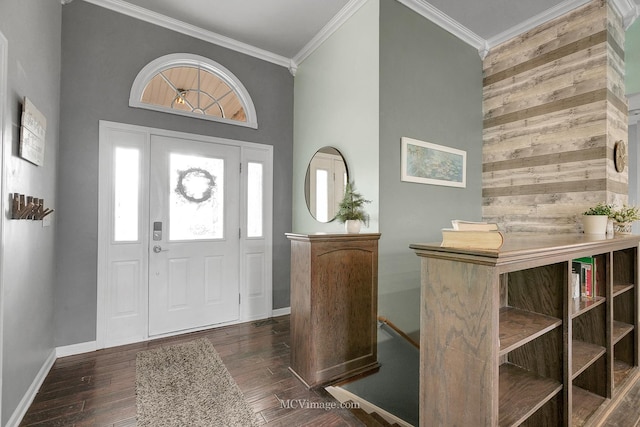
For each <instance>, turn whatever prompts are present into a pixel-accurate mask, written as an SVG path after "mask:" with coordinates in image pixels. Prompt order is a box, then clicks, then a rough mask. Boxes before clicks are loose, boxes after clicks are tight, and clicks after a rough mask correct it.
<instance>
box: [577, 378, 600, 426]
mask: <svg viewBox="0 0 640 427" xmlns="http://www.w3.org/2000/svg"><path fill="white" fill-rule="evenodd" d="M571 392H572V395H573V410H572V420H571V421H572V422H571V425H572V426H574V427H578V426H582V425H584V424H585V423H586V422H587V420H588V419H589V418H590V417H591V416H592V415H593V414H594V412H596V411H597V410H598V408H599V407H600V406H601V405H602V404H603V403H604V401H605V398H604V397H602V396H599V395H597V394H595V393H591V392H589V391H587V390H585V389H583V388H580V387H576V386H573V387H572V388H571Z"/></svg>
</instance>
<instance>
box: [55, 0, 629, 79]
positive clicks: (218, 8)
mask: <svg viewBox="0 0 640 427" xmlns="http://www.w3.org/2000/svg"><path fill="white" fill-rule="evenodd" d="M62 1H63V2H65V1H70V0H62ZM85 1H88V2H91V3H95V4H99V5H101V6H105V7H108V8H111V9H114V10H118V11H120V12H123V13H127V14H129V15H134V16H138V17H140V16H144V17H146V19H147V20H148V21H151V22H156V23H159V21H168V24H169V25H168V26H169V27H174V29H175V27H177V26H178V27H179V26H180V25H181V24H185V25H186V27H187V30H188V31H184V32H187V33H194V32H197V31H198V30H204V32H205V33H206V34H208V35H209V36H210V37H209V39H211V38H214V39H215V38H216V37H217V38H219V39H222V41H225V39H227V38H228V39H229V40H228V41H230V42H231V44H234V43H235V42H239V44H240V45H241V49H240V50H243V49H245V48H246V49H249V50H252V49H253V48H257V50H258V51H262V52H261V54H259V55H257V56H259V57H260V55H262V56H263V57H264V56H266V57H269V56H273V57H275V58H272V60H273V62H276V63H282V62H283V60H290V59H293V61H294V62H300V61H301V60H303V59H304V57H306V55H305V51H308V50H309V49H310V45H311V44H313V43H314V42H316V43H319V40H321V39H322V37H321V36H322V34H323V33H325V34H326V33H330V31H331V30H332V28H335V27H336V26H337V25H339V21H340V19H345V18H347V17H348V16H350V14H351V13H353V12H355V10H357V8H359V6H360V5H362V4H363V3H364V2H365V0H239V1H238V0H235V1H230V0H180V1H176V0H127V1H124V0H85ZM398 1H400V2H401V3H403V4H405V5H407V6H408V7H411V8H412V9H414V10H416V11H417V12H418V13H421V14H423V15H425V16H427V17H428V18H429V19H432V20H433V21H434V22H436V23H437V24H438V25H441V26H442V27H444V28H445V29H447V30H449V31H451V32H453V33H454V34H456V35H458V36H459V37H460V38H461V39H463V40H465V41H466V42H468V43H470V44H471V45H473V46H475V47H477V48H478V49H479V50H480V51H482V50H486V49H488V48H490V47H492V46H493V45H495V44H498V43H500V42H501V41H504V40H507V39H508V38H511V37H513V36H514V35H516V34H519V33H521V32H523V31H526V30H527V29H528V28H527V26H530V27H532V26H535V25H539V24H540V23H541V22H544V21H546V20H549V19H552V18H554V17H556V16H559V15H560V14H562V13H565V12H566V11H568V10H571V9H573V8H575V7H578V6H580V5H582V4H584V3H586V2H588V1H589V0H428V2H427V1H426V0H398ZM612 2H613V4H614V7H617V8H618V9H620V11H621V13H623V15H625V18H626V19H627V21H629V20H632V19H635V17H637V15H638V13H639V12H640V0H612ZM166 23H167V22H165V24H166ZM183 26H184V25H183ZM223 44H224V43H223ZM246 49H245V50H246ZM266 59H269V58H266ZM293 66H294V67H295V64H293Z"/></svg>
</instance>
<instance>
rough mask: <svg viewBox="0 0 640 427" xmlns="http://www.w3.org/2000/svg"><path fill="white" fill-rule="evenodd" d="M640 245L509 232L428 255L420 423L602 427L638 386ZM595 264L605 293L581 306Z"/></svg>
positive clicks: (627, 239)
mask: <svg viewBox="0 0 640 427" xmlns="http://www.w3.org/2000/svg"><path fill="white" fill-rule="evenodd" d="M639 242H640V236H620V237H618V236H616V237H615V238H609V239H607V238H604V237H602V238H599V237H589V236H586V235H564V236H563V235H555V236H551V235H538V234H535V235H531V234H525V235H523V234H507V235H506V236H505V244H504V246H503V247H502V248H501V249H500V250H499V251H494V252H491V251H480V250H463V249H452V248H441V247H440V246H439V245H438V244H413V245H411V248H412V249H414V250H415V251H416V253H417V255H419V256H420V257H421V264H422V270H421V277H422V280H421V281H422V296H421V321H420V322H421V324H420V328H421V329H420V425H421V426H455V425H457V426H471V425H472V426H515V425H521V424H522V425H530V426H581V425H594V424H597V422H598V421H599V420H601V419H602V417H603V416H604V415H606V412H607V409H609V408H610V407H612V405H615V404H616V403H617V402H616V401H617V400H619V399H620V397H621V396H622V395H624V393H625V392H626V390H627V389H628V388H629V386H630V385H631V384H632V383H633V381H634V380H635V379H637V378H638V375H639V374H638V364H639V356H638V342H639V324H638V318H639V314H638V313H639V311H638V286H639V283H638V271H639V268H638V244H639ZM586 256H590V257H594V258H595V260H596V269H597V278H596V282H597V287H598V292H597V296H596V297H595V298H593V299H586V298H577V299H573V295H572V293H571V291H570V289H571V287H570V286H571V285H570V277H571V267H572V260H573V259H574V258H580V257H586Z"/></svg>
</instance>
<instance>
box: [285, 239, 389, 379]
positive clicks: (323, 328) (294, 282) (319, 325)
mask: <svg viewBox="0 0 640 427" xmlns="http://www.w3.org/2000/svg"><path fill="white" fill-rule="evenodd" d="M286 236H287V238H289V240H291V318H290V319H291V366H290V370H291V371H292V372H293V373H294V374H295V375H296V376H297V377H298V378H300V379H301V380H302V381H303V382H304V383H305V385H306V386H307V387H309V388H314V387H318V386H321V385H326V384H329V383H332V382H335V381H337V380H340V379H344V378H347V377H350V376H353V375H357V374H360V373H363V372H366V371H369V370H372V369H376V368H377V367H378V366H379V365H378V361H377V341H378V340H377V312H378V240H379V238H380V234H377V233H375V234H374V233H371V234H294V233H287V234H286Z"/></svg>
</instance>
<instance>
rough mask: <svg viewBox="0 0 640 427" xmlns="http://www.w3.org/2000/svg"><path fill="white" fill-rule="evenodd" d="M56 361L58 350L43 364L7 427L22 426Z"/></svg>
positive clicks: (53, 351)
mask: <svg viewBox="0 0 640 427" xmlns="http://www.w3.org/2000/svg"><path fill="white" fill-rule="evenodd" d="M55 361H56V350H55V349H53V350H51V353H50V354H49V357H47V360H45V361H44V363H43V364H42V367H41V368H40V371H39V372H38V375H36V377H35V378H34V379H33V382H32V383H31V386H30V387H29V389H28V390H27V391H26V393H25V394H24V396H23V397H22V400H20V403H18V407H17V408H16V410H15V411H13V415H11V418H9V421H7V424H6V426H5V427H18V426H19V425H20V422H21V421H22V418H24V416H25V414H26V413H27V410H28V409H29V406H31V403H33V399H34V398H35V397H36V394H37V393H38V390H40V386H41V385H42V383H43V382H44V379H45V378H46V377H47V374H48V373H49V371H50V370H51V367H52V366H53V364H54V362H55Z"/></svg>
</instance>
